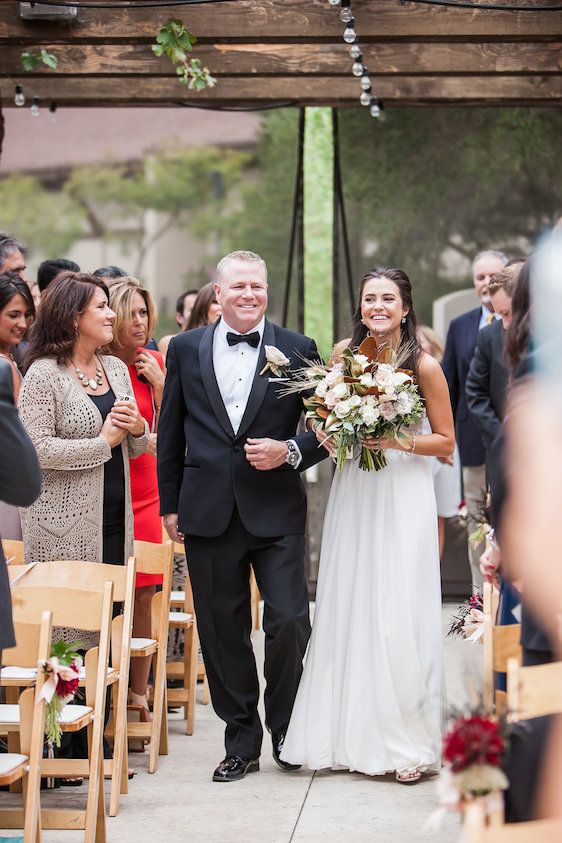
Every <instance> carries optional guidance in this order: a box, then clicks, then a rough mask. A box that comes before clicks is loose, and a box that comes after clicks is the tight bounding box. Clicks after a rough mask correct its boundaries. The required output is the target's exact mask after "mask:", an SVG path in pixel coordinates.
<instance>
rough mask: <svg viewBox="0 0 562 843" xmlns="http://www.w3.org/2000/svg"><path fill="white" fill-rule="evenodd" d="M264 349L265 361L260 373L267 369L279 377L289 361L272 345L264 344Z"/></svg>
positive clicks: (262, 373) (263, 373)
mask: <svg viewBox="0 0 562 843" xmlns="http://www.w3.org/2000/svg"><path fill="white" fill-rule="evenodd" d="M264 350H265V359H266V360H267V363H266V364H265V366H264V367H263V369H262V370H261V372H260V375H265V373H266V372H268V371H269V372H271V373H272V374H273V375H275V377H276V378H280V377H281V375H282V374H284V371H285V369H286V368H287V366H288V365H289V364H290V362H291V361H290V360H289V358H288V357H285V355H284V354H283V352H282V351H279V349H278V348H276V347H275V346H274V345H265V346H264Z"/></svg>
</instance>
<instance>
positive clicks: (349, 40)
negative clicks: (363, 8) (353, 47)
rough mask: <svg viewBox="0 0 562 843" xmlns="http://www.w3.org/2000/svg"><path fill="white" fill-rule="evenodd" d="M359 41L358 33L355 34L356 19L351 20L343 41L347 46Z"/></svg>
mask: <svg viewBox="0 0 562 843" xmlns="http://www.w3.org/2000/svg"><path fill="white" fill-rule="evenodd" d="M356 39H357V33H356V32H355V19H354V18H351V20H350V21H349V23H348V25H347V26H346V28H345V30H344V33H343V40H344V41H345V43H346V44H353V42H354V41H355V40H356Z"/></svg>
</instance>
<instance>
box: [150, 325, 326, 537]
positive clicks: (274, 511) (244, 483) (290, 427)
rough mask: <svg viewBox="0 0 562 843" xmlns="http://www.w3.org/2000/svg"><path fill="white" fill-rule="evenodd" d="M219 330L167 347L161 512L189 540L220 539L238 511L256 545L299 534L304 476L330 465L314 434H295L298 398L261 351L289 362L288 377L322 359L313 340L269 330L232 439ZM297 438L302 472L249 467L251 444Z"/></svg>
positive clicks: (272, 327)
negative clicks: (220, 378)
mask: <svg viewBox="0 0 562 843" xmlns="http://www.w3.org/2000/svg"><path fill="white" fill-rule="evenodd" d="M217 324H218V323H215V324H214V325H210V326H209V327H207V328H197V329H195V330H193V331H187V332H185V333H183V334H178V335H177V336H176V337H174V338H173V339H172V341H171V342H170V347H169V349H168V355H167V358H166V366H167V375H166V385H165V388H164V398H163V401H162V410H161V415H160V421H159V424H158V484H159V490H160V511H161V513H162V514H163V515H165V514H168V513H174V512H177V513H178V523H179V529H180V530H181V531H182V532H183V533H185V534H186V535H188V536H189V535H194V536H206V537H216V536H220V535H221V534H222V533H224V531H225V530H226V528H227V527H228V524H229V522H230V519H231V517H232V513H233V511H234V507H235V506H236V508H237V510H238V513H239V515H240V518H241V520H242V523H243V524H244V526H245V527H246V529H247V530H248V531H249V532H250V533H251V534H252V535H254V536H259V537H270V536H283V535H291V534H303V533H304V528H305V519H306V495H305V492H304V486H303V484H302V481H301V478H300V471H302V470H303V469H305V468H308V467H309V466H311V465H314V464H315V463H317V462H320V460H322V459H324V457H325V456H327V452H326V450H325V449H324V448H319V447H318V442H317V440H316V436H315V434H314V433H312V432H306V433H302V434H300V435H296V431H297V426H298V423H299V420H300V417H301V415H302V412H303V402H302V395H301V394H298V393H297V394H292V395H287V396H281V395H280V392H281V391H282V389H283V386H284V384H283V383H282V382H278V381H277V379H276V378H275V377H270V376H271V372H266V373H265V374H264V375H260V372H261V370H262V369H263V367H264V365H265V362H266V360H265V351H264V346H265V345H273V346H276V347H277V348H278V349H279V350H280V351H282V352H283V353H284V354H285V356H286V357H288V358H289V359H290V361H291V362H290V366H289V370H288V371H289V372H290V371H291V370H295V369H299V368H300V367H301V366H302V361H303V359H307V360H312V359H318V357H319V355H318V351H317V349H316V345H315V343H314V341H313V340H311V339H309V338H308V337H305V336H302V334H297V333H295V332H294V331H289V330H287V329H286V328H281V327H279V326H278V325H274V324H272V323H271V322H269V321H268V320H266V321H265V327H264V334H263V343H262V346H261V349H260V354H259V357H258V363H257V366H256V371H255V374H254V380H253V384H252V389H251V392H250V396H249V398H248V403H247V405H246V410H245V412H244V416H243V418H242V421H241V423H240V427H239V429H238V432H237V433H234V430H233V429H232V425H231V423H230V420H229V417H228V413H227V412H226V408H225V406H224V403H223V400H222V397H221V394H220V391H219V387H218V384H217V380H216V377H215V370H214V367H213V336H214V332H215V329H216V326H217ZM249 437H250V438H261V437H267V438H271V439H277V440H285V439H294V440H295V442H296V443H297V445H298V446H299V448H300V451H301V454H302V462H301V464H300V466H299V470H295V469H294V468H291V466H289V465H287V464H285V463H284V464H283V465H281V466H279V467H278V468H275V469H272V470H270V471H258V470H257V469H255V468H253V466H251V465H250V463H249V462H248V460H247V459H246V453H245V451H244V444H245V442H246V439H247V438H249Z"/></svg>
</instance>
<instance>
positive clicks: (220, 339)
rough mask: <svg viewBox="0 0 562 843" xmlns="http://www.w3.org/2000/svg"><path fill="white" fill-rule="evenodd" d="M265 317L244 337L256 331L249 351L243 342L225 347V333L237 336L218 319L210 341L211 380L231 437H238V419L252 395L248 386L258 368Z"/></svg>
mask: <svg viewBox="0 0 562 843" xmlns="http://www.w3.org/2000/svg"><path fill="white" fill-rule="evenodd" d="M264 325H265V317H264V318H262V320H261V322H260V323H259V324H258V325H256V327H255V328H253V329H252V330H251V331H248V333H253V332H254V331H257V332H258V333H259V335H260V342H259V345H258V347H257V348H252V346H251V345H249V343H247V342H240V343H238V345H229V344H228V341H227V339H226V335H227V333H228V332H229V331H230V332H231V333H233V334H239V333H240V331H235V330H234V329H233V328H231V327H230V326H229V325H228V324H227V323H226V322H225V321H224V319H222V318H221V320H220V322H219V324H218V325H217V327H216V330H215V335H214V337H213V366H214V368H215V377H216V379H217V384H218V387H219V391H220V394H221V397H222V400H223V404H224V406H225V408H226V412H227V413H228V418H229V419H230V423H231V425H232V429H233V430H234V432H235V433H238V428H239V427H240V422H241V421H242V416H243V415H244V411H245V409H246V404H247V403H248V398H249V397H250V392H251V391H252V382H253V380H254V374H255V372H256V366H257V365H258V358H259V354H260V347H261V344H262V341H263V328H264Z"/></svg>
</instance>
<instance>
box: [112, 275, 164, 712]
mask: <svg viewBox="0 0 562 843" xmlns="http://www.w3.org/2000/svg"><path fill="white" fill-rule="evenodd" d="M108 286H109V302H110V307H111V309H112V310H113V311H114V312H115V314H116V317H115V325H114V333H113V336H114V340H113V344H112V346H111V353H112V354H115V355H116V356H117V357H120V358H121V360H123V362H124V363H126V364H127V366H128V368H129V375H130V376H131V382H132V384H133V392H134V397H135V401H136V402H137V406H138V408H139V411H140V414H141V416H143V418H145V419H146V421H147V422H148V425H149V428H150V432H151V436H150V446H149V448H148V451H147V452H146V453H145V454H142V455H141V456H140V457H138V458H137V459H135V460H132V461H131V466H130V469H131V497H132V502H133V516H134V537H135V539H140V540H141V541H147V542H154V543H156V544H160V543H161V542H162V519H161V517H160V500H159V497H158V480H157V476H156V431H157V428H158V416H159V413H160V405H161V403H162V393H163V391H164V358H163V357H162V355H161V354H160V352H159V351H152V350H149V349H147V348H144V346H145V345H146V343H147V342H148V340H149V339H150V337H151V336H152V331H153V329H154V325H155V322H156V306H155V304H154V301H153V299H152V296H151V295H150V293H149V291H148V290H146V289H145V288H144V287H142V286H141V284H140V282H139V281H137V279H136V278H130V277H128V276H126V277H124V278H116V279H114V280H113V281H110V282H109V285H108ZM161 583H162V577H161V576H158V575H155V574H137V579H136V593H135V610H134V616H133V636H134V637H135V638H150V637H151V624H150V606H151V602H152V596H153V594H154V593H155V590H156V586H157V585H160V584H161ZM151 659H152V657H151V656H146V657H145V658H137V659H131V669H130V676H129V685H130V689H129V701H130V702H131V703H133V704H135V705H140V706H142V708H143V709H145V711H146V713H147V716H148V702H147V699H146V690H147V683H148V675H149V673H150V663H151Z"/></svg>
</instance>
